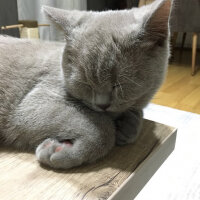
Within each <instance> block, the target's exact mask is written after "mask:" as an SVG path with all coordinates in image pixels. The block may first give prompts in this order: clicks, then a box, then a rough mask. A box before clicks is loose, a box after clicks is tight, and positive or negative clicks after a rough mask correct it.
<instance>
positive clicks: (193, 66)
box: [192, 33, 198, 76]
mask: <svg viewBox="0 0 200 200" xmlns="http://www.w3.org/2000/svg"><path fill="white" fill-rule="evenodd" d="M197 39H198V35H197V33H193V38H192V76H194V75H195V72H196V54H197Z"/></svg>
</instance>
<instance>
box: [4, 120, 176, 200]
mask: <svg viewBox="0 0 200 200" xmlns="http://www.w3.org/2000/svg"><path fill="white" fill-rule="evenodd" d="M174 130H175V129H174V128H172V127H169V126H166V125H163V124H159V123H156V122H152V121H148V120H145V121H144V126H143V130H142V134H141V136H140V138H139V139H138V141H137V142H136V144H131V145H127V146H124V147H115V148H114V149H113V150H112V151H111V152H110V154H109V155H108V156H106V157H105V158H104V159H102V160H100V161H98V162H96V163H94V164H90V165H85V166H81V167H78V168H74V169H71V170H66V171H54V170H52V169H48V168H44V167H42V166H40V165H39V163H38V162H37V161H36V159H35V156H34V154H30V153H22V152H16V151H13V150H10V149H5V148H3V147H1V148H0V199H1V200H10V199H12V200H19V199H26V200H38V199H42V200H51V199H52V200H73V199H74V200H83V199H84V200H86V199H87V200H96V199H102V200H103V199H108V198H109V197H110V196H111V195H112V194H113V193H114V192H115V191H116V190H117V189H118V188H119V187H120V186H121V184H122V183H123V182H124V181H125V180H126V179H127V178H128V177H129V176H130V175H133V174H134V173H135V172H136V171H137V170H136V169H137V168H138V167H139V166H140V165H141V163H143V162H144V160H145V159H147V158H148V157H149V156H150V155H152V154H153V153H154V151H155V150H156V149H157V148H158V147H159V146H161V145H162V143H163V141H165V140H167V138H168V137H169V136H170V135H172V133H173V132H174Z"/></svg>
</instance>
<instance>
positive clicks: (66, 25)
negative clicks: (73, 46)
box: [42, 6, 91, 33]
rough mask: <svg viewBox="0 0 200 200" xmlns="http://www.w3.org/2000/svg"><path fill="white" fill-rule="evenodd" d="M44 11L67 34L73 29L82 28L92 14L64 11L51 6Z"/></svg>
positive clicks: (43, 9) (44, 8) (44, 7)
mask: <svg viewBox="0 0 200 200" xmlns="http://www.w3.org/2000/svg"><path fill="white" fill-rule="evenodd" d="M42 11H43V12H44V13H45V14H46V15H47V16H48V17H49V18H50V19H51V20H52V21H53V22H55V23H56V24H58V25H59V26H60V27H61V28H62V29H63V30H64V31H65V32H67V33H70V31H71V30H72V29H73V28H75V27H77V26H81V25H82V24H83V23H84V22H86V21H87V19H88V18H89V16H90V14H91V12H86V11H78V10H63V9H59V8H53V7H50V6H43V7H42Z"/></svg>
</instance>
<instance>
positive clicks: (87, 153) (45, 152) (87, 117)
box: [36, 109, 115, 169]
mask: <svg viewBox="0 0 200 200" xmlns="http://www.w3.org/2000/svg"><path fill="white" fill-rule="evenodd" d="M72 110H73V109H72ZM76 112H77V111H74V113H73V112H72V113H71V114H72V115H73V117H72V118H71V119H70V123H68V125H67V126H66V133H65V134H64V133H63V134H60V135H58V136H57V137H55V138H49V139H46V140H45V141H44V142H42V143H41V144H40V145H39V146H38V147H37V149H36V156H37V159H38V161H39V162H41V163H43V164H46V165H49V166H51V167H53V168H64V169H67V168H71V167H74V166H78V165H81V164H82V163H90V162H93V161H95V160H97V159H99V158H101V157H103V156H105V155H106V154H107V153H108V152H109V151H110V150H111V148H112V147H113V146H114V143H115V127H114V124H113V122H112V120H111V119H110V118H108V117H107V116H104V115H101V114H99V113H93V112H91V113H76Z"/></svg>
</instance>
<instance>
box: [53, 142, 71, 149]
mask: <svg viewBox="0 0 200 200" xmlns="http://www.w3.org/2000/svg"><path fill="white" fill-rule="evenodd" d="M61 143H62V144H64V145H67V146H68V147H71V146H72V143H71V141H70V140H65V141H63V142H61ZM62 149H63V146H59V147H56V149H55V152H59V151H61V150H62Z"/></svg>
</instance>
